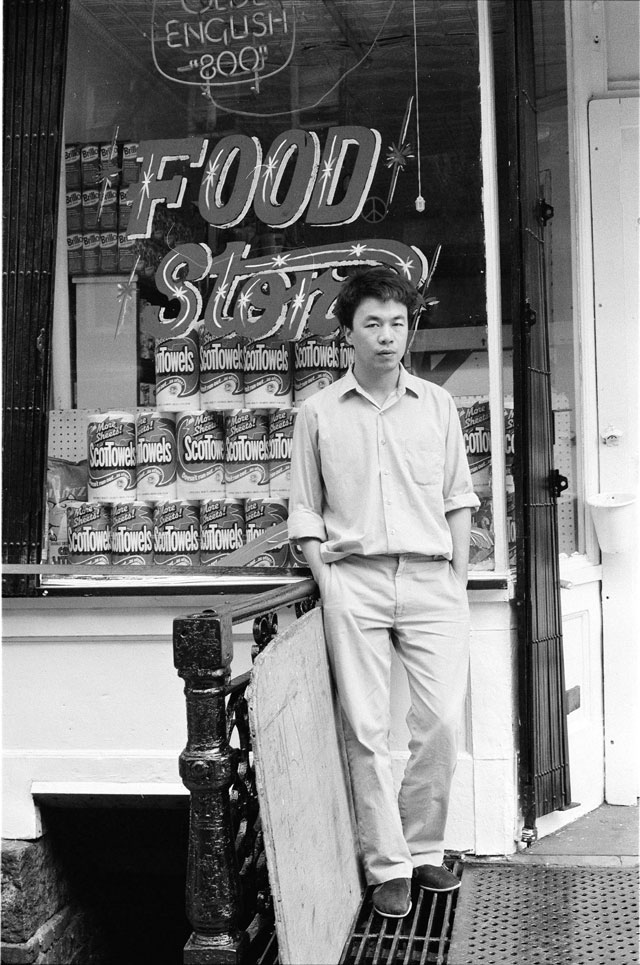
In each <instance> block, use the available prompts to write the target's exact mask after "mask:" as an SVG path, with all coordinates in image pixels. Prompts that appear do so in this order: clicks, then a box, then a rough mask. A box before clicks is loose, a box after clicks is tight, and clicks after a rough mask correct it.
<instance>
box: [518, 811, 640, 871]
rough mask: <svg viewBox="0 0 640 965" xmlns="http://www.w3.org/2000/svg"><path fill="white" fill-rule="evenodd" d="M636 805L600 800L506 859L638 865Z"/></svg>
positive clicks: (585, 864) (593, 865)
mask: <svg viewBox="0 0 640 965" xmlns="http://www.w3.org/2000/svg"><path fill="white" fill-rule="evenodd" d="M638 840H639V824H638V806H637V805H635V806H623V805H613V804H602V805H601V806H600V807H599V808H596V810H595V811H591V812H590V813H589V814H585V815H584V816H583V817H581V818H578V819H577V820H576V821H574V822H573V823H572V824H568V825H567V826H566V827H564V828H562V829H561V830H560V831H556V832H554V833H553V834H549V835H547V836H546V837H544V838H541V839H540V840H539V841H536V842H535V843H534V844H532V845H531V847H529V848H527V850H526V851H524V852H521V853H519V854H514V855H511V856H509V858H508V859H507V860H508V861H512V862H515V863H527V864H544V865H556V866H561V865H568V866H571V867H580V866H591V867H600V868H604V867H608V868H614V867H619V868H633V867H637V866H638Z"/></svg>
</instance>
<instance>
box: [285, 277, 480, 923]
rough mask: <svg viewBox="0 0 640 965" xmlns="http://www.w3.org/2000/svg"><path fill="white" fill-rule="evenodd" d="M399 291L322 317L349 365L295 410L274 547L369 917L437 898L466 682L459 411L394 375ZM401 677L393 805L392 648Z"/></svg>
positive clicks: (345, 295)
mask: <svg viewBox="0 0 640 965" xmlns="http://www.w3.org/2000/svg"><path fill="white" fill-rule="evenodd" d="M418 297H419V296H418V294H417V292H416V291H415V289H414V288H412V287H411V286H410V285H409V284H407V283H406V282H405V281H404V279H402V278H401V277H400V276H399V275H398V274H397V273H396V272H394V271H392V270H391V269H387V268H384V267H380V268H371V269H367V270H365V271H361V272H359V273H357V274H355V275H353V276H351V277H350V278H348V279H347V281H345V283H344V285H343V287H342V289H341V292H340V296H339V298H338V301H337V303H336V315H337V317H338V320H339V322H340V324H341V326H342V329H343V331H344V334H345V338H346V340H347V342H348V343H349V344H350V345H352V346H353V349H354V356H355V361H354V364H353V367H352V369H351V370H350V371H349V372H348V373H347V374H346V375H345V376H344V377H343V378H342V379H340V380H339V381H338V382H336V383H334V384H333V385H331V386H328V387H327V388H326V389H323V390H322V391H321V392H318V393H316V394H315V395H314V396H312V397H311V398H310V399H308V400H307V401H306V402H304V403H303V405H302V406H301V408H300V412H299V413H298V417H297V419H296V426H295V434H294V442H293V457H292V483H291V497H290V503H289V538H290V539H291V540H294V541H295V542H297V543H299V544H300V545H301V546H302V549H303V552H304V555H305V558H306V560H307V561H308V563H309V566H310V567H311V570H312V573H313V576H314V579H315V580H316V583H317V584H318V587H319V588H320V594H321V598H322V607H323V619H324V626H325V635H326V639H327V647H328V652H329V659H330V663H331V668H332V671H333V674H334V679H335V683H336V687H337V690H338V695H339V699H340V704H341V708H342V715H343V721H344V730H345V739H346V747H347V755H348V760H349V769H350V775H351V784H352V789H353V797H354V803H355V809H356V818H357V823H358V831H359V836H360V844H361V848H362V857H363V861H364V867H365V872H366V877H367V881H368V883H369V884H373V885H376V888H375V889H374V894H373V903H374V906H375V908H376V910H377V911H378V912H380V914H382V915H385V916H387V917H392V918H402V917H404V916H405V915H407V914H408V913H409V911H410V908H411V878H412V876H415V878H416V880H417V884H418V885H419V886H420V887H421V888H425V889H428V890H431V891H450V890H453V889H454V888H457V887H458V886H459V881H458V879H457V878H456V877H455V876H454V875H453V874H451V872H449V871H448V870H447V869H446V868H444V867H443V865H442V861H443V857H444V830H445V824H446V818H447V810H448V803H449V794H450V789H451V780H452V777H453V772H454V768H455V764H456V757H457V731H458V726H459V722H460V717H461V713H462V707H463V702H464V697H465V692H466V685H467V668H468V659H469V607H468V602H467V594H466V582H467V566H468V559H469V537H470V525H471V509H472V508H474V507H476V506H477V505H478V499H477V497H476V496H475V495H474V493H473V489H472V484H471V475H470V472H469V467H468V463H467V458H466V455H465V449H464V442H463V438H462V431H461V429H460V422H459V419H458V414H457V411H456V408H455V405H454V402H453V399H452V398H451V396H450V395H449V394H448V393H447V392H445V391H444V390H443V389H442V388H440V387H439V386H436V385H433V384H431V383H429V382H425V381H424V380H422V379H418V378H416V377H414V376H412V375H410V374H409V373H408V372H407V371H406V370H405V368H404V367H403V365H402V358H403V356H404V353H405V349H406V345H407V338H408V333H409V318H410V317H411V315H412V313H413V310H414V308H415V306H416V303H417V300H418ZM392 646H393V647H394V648H395V650H396V653H397V654H398V656H399V658H400V660H401V661H402V663H403V665H404V667H405V670H406V673H407V676H408V681H409V689H410V694H411V709H410V711H409V715H408V717H407V723H408V725H409V729H410V734H411V739H410V743H409V750H410V759H409V762H408V764H407V768H406V771H405V774H404V778H403V781H402V786H401V789H400V795H399V797H396V793H395V790H394V783H393V775H392V766H391V755H390V750H389V728H390V707H389V703H390V693H389V686H390V669H391V647H392Z"/></svg>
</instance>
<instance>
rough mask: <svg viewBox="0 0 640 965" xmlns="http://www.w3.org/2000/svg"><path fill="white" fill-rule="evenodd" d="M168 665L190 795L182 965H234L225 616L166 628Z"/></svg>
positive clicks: (236, 905) (241, 942) (237, 957)
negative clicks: (175, 677) (179, 694)
mask: <svg viewBox="0 0 640 965" xmlns="http://www.w3.org/2000/svg"><path fill="white" fill-rule="evenodd" d="M173 650H174V664H175V667H176V669H177V671H178V674H179V676H180V677H182V678H183V680H184V682H185V688H184V692H185V697H186V702H187V734H188V736H187V746H186V747H185V749H184V751H183V752H182V754H181V755H180V776H181V778H182V781H183V783H184V784H185V786H186V787H187V788H188V789H189V791H190V793H191V814H190V828H189V857H188V864H187V890H186V911H187V917H188V919H189V921H190V922H191V924H192V926H193V933H192V935H191V938H190V939H189V942H188V943H187V945H186V947H185V950H184V962H185V965H209V963H221V962H241V961H242V960H243V955H244V952H245V950H246V941H247V939H246V935H245V934H244V932H242V931H241V929H240V913H241V900H240V895H241V890H240V878H239V874H238V866H237V858H236V852H235V844H234V836H233V828H232V823H231V810H230V803H229V788H230V786H231V782H232V773H231V751H230V748H229V744H228V741H227V727H226V713H225V693H226V687H227V684H228V682H229V677H230V665H231V659H232V656H233V643H232V637H231V617H230V615H229V614H225V615H223V616H220V615H218V614H217V613H216V612H215V611H213V610H208V611H205V612H204V613H200V614H197V615H194V616H189V617H185V618H184V619H178V620H174V623H173Z"/></svg>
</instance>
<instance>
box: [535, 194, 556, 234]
mask: <svg viewBox="0 0 640 965" xmlns="http://www.w3.org/2000/svg"><path fill="white" fill-rule="evenodd" d="M535 213H536V218H537V219H538V224H541V225H542V227H543V228H544V227H545V225H546V224H547V222H548V221H551V219H552V218H553V214H554V212H553V205H551V204H549V202H548V201H545V199H544V198H538V200H537V201H536V206H535Z"/></svg>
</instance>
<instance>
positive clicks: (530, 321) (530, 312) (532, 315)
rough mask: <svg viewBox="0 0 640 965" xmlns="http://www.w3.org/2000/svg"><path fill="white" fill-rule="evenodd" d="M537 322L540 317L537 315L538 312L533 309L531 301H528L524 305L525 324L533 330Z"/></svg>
mask: <svg viewBox="0 0 640 965" xmlns="http://www.w3.org/2000/svg"><path fill="white" fill-rule="evenodd" d="M537 320H538V316H537V315H536V311H535V309H534V308H532V307H531V305H530V304H529V300H528V299H527V301H526V302H525V303H524V323H525V325H528V327H529V328H531V326H532V325H535V324H536V321H537Z"/></svg>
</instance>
